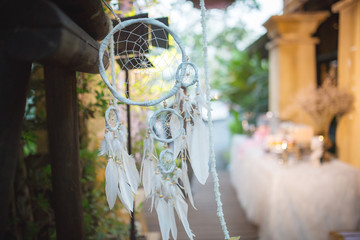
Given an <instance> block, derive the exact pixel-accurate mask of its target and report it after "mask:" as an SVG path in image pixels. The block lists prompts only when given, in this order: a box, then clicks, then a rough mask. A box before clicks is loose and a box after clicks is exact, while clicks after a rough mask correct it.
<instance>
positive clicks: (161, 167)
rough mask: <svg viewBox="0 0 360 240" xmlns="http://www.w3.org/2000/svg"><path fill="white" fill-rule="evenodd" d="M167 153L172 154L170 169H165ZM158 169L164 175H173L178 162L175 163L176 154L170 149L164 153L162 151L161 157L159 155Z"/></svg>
mask: <svg viewBox="0 0 360 240" xmlns="http://www.w3.org/2000/svg"><path fill="white" fill-rule="evenodd" d="M166 153H170V154H171V156H172V157H171V159H170V161H171V165H170V167H169V168H168V169H166V168H165V166H164V155H165V154H166ZM157 167H158V168H159V170H160V172H161V173H162V174H169V173H172V172H173V171H174V170H175V167H176V162H175V159H174V153H173V152H172V151H171V150H170V149H165V150H163V151H161V153H160V155H159V161H158V164H157Z"/></svg>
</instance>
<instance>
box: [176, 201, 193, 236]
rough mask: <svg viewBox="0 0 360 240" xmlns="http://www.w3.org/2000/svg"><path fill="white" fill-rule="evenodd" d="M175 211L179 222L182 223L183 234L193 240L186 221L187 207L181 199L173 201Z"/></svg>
mask: <svg viewBox="0 0 360 240" xmlns="http://www.w3.org/2000/svg"><path fill="white" fill-rule="evenodd" d="M175 210H176V213H177V215H178V217H179V218H180V221H181V222H182V224H183V226H184V229H185V232H186V233H187V235H188V237H189V238H190V239H191V240H193V239H194V238H193V237H194V236H195V235H194V234H193V233H192V231H191V229H190V226H189V222H188V220H187V211H188V205H187V204H186V202H185V201H184V200H183V199H182V198H179V197H178V198H176V199H175Z"/></svg>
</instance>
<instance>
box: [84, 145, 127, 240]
mask: <svg viewBox="0 0 360 240" xmlns="http://www.w3.org/2000/svg"><path fill="white" fill-rule="evenodd" d="M80 159H81V161H82V166H83V172H82V179H81V182H82V192H83V208H84V222H85V234H86V236H87V239H106V238H109V237H110V236H111V237H112V238H116V239H124V238H125V236H127V234H128V228H129V226H128V225H127V224H124V223H123V222H122V221H121V219H119V218H118V216H117V215H116V213H115V212H116V211H117V210H119V209H120V207H119V204H116V205H115V207H114V209H113V210H111V211H110V209H109V207H108V204H107V202H106V196H105V192H104V189H105V182H104V181H101V182H96V171H97V169H99V168H101V169H103V168H105V164H104V162H103V161H97V159H98V152H97V151H89V150H87V149H82V150H81V151H80Z"/></svg>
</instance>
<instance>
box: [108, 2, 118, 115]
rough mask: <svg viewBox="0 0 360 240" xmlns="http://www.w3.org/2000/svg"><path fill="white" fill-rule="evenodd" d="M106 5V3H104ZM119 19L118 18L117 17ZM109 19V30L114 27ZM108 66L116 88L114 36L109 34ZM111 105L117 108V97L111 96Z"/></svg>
mask: <svg viewBox="0 0 360 240" xmlns="http://www.w3.org/2000/svg"><path fill="white" fill-rule="evenodd" d="M106 6H108V5H106ZM117 20H118V21H120V19H117ZM108 21H109V28H110V29H109V32H111V30H112V29H113V28H114V26H113V22H112V21H111V19H110V18H108ZM109 45H110V68H111V79H112V86H113V87H114V88H115V89H117V88H116V73H115V49H114V36H111V38H110V44H109ZM113 105H114V107H115V108H116V109H117V99H116V98H115V97H113Z"/></svg>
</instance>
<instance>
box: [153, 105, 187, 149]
mask: <svg viewBox="0 0 360 240" xmlns="http://www.w3.org/2000/svg"><path fill="white" fill-rule="evenodd" d="M162 112H170V113H172V114H174V115H175V116H176V117H178V118H179V120H180V121H179V122H180V130H179V132H178V133H177V134H176V135H175V136H172V138H160V137H158V136H157V135H156V133H155V130H154V126H155V122H156V116H157V115H159V114H160V113H162ZM149 124H150V130H151V133H152V135H153V138H154V139H155V140H157V141H159V142H163V143H171V142H173V141H175V139H177V138H178V137H180V135H181V134H182V133H183V131H184V126H183V119H182V117H181V115H180V114H179V113H178V112H177V111H175V110H174V109H172V108H163V109H159V110H157V111H156V112H155V113H154V114H153V115H152V116H151V118H150V121H149Z"/></svg>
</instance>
